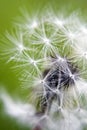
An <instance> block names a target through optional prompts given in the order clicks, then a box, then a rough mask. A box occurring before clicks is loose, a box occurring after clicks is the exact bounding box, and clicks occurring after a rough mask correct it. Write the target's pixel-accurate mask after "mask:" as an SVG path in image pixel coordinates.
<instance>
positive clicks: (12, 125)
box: [0, 0, 87, 130]
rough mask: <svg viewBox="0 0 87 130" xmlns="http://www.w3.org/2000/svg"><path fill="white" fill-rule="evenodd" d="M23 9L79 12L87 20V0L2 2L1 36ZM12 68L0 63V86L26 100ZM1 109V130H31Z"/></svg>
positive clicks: (5, 0)
mask: <svg viewBox="0 0 87 130" xmlns="http://www.w3.org/2000/svg"><path fill="white" fill-rule="evenodd" d="M23 7H25V8H26V9H27V10H28V11H29V12H31V13H34V12H37V11H38V12H42V11H44V10H49V8H52V9H53V10H54V11H55V12H58V11H60V10H62V11H63V10H65V11H66V12H67V13H71V12H72V11H78V10H79V11H80V12H81V15H82V17H84V19H87V18H86V17H87V16H86V13H87V0H0V34H1V35H4V32H5V31H6V30H10V29H11V28H12V22H13V19H14V18H16V16H20V9H21V8H23ZM0 39H1V38H0ZM0 59H1V58H0ZM11 66H12V65H11V64H6V63H5V62H4V61H2V60H1V61H0V86H1V87H3V86H5V88H6V90H7V91H8V92H9V93H10V94H11V95H16V96H19V97H21V98H23V99H24V100H26V97H27V96H28V91H26V89H22V88H21V86H20V84H21V83H20V82H19V80H18V75H17V73H16V72H15V71H13V70H12V69H11ZM25 88H26V86H25ZM0 104H1V102H0ZM1 108H2V109H3V106H2V105H0V130H29V128H27V127H24V126H23V125H22V126H21V125H19V124H17V122H16V121H15V120H14V119H12V118H9V117H8V116H6V115H4V114H3V113H2V111H1Z"/></svg>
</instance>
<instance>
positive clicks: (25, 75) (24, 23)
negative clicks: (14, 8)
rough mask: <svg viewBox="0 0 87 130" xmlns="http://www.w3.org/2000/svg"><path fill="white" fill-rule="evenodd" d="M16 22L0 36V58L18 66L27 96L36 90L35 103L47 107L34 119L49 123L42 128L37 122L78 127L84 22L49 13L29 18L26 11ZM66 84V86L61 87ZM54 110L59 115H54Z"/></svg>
mask: <svg viewBox="0 0 87 130" xmlns="http://www.w3.org/2000/svg"><path fill="white" fill-rule="evenodd" d="M20 21H21V22H18V23H16V24H15V25H16V27H15V29H14V30H13V31H12V32H11V33H9V32H6V34H5V36H4V37H3V38H2V43H1V46H0V53H1V56H2V58H3V59H5V60H6V61H7V62H13V63H14V64H13V65H14V68H15V69H16V70H20V71H21V70H22V71H21V76H22V77H21V79H22V80H21V82H22V83H23V85H24V87H28V88H33V89H34V90H33V93H32V97H35V94H36V93H37V96H39V97H41V98H42V101H41V103H40V104H45V105H47V106H46V111H45V113H44V115H43V116H41V117H40V118H39V117H38V118H39V119H38V120H39V121H38V123H40V122H42V121H43V120H47V122H48V123H47V124H46V126H45V125H43V124H44V123H41V124H42V126H44V128H43V129H45V127H48V129H50V130H51V129H52V130H53V129H55V130H58V129H60V130H67V129H69V130H80V129H81V125H82V124H86V122H87V119H86V115H85V114H84V113H87V110H86V108H87V81H86V77H87V76H86V74H87V73H86V67H87V26H86V22H83V21H82V20H81V19H80V17H79V16H78V15H76V14H75V13H73V14H71V15H69V16H67V17H65V16H63V15H57V14H55V13H53V12H52V13H46V14H44V15H41V16H39V15H36V16H34V17H30V16H29V15H28V14H27V13H25V14H24V16H23V17H22V20H20ZM74 64H75V66H74ZM76 65H77V66H76ZM46 71H47V72H46ZM44 72H46V74H45V75H44ZM72 82H74V84H73V83H72ZM55 84H56V86H55ZM67 84H68V86H72V87H69V88H70V90H67V91H66V90H64V89H60V88H64V87H63V86H67ZM34 92H35V93H34ZM44 98H45V100H44ZM53 99H54V101H53V103H52V104H50V102H51V101H52V100H53ZM55 99H56V100H55ZM84 100H85V103H83V102H84ZM50 105H51V107H50ZM42 106H43V107H44V105H42ZM80 107H82V108H80ZM49 109H51V110H50V113H49ZM76 109H78V110H76ZM56 112H58V113H59V112H60V113H61V114H60V115H59V114H58V117H55V113H56ZM48 113H49V115H48ZM75 123H76V124H75ZM69 125H70V128H69ZM42 126H40V127H42Z"/></svg>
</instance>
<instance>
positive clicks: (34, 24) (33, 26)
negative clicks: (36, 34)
mask: <svg viewBox="0 0 87 130" xmlns="http://www.w3.org/2000/svg"><path fill="white" fill-rule="evenodd" d="M37 27H38V22H37V21H33V22H32V24H31V25H30V28H31V29H35V28H37Z"/></svg>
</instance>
